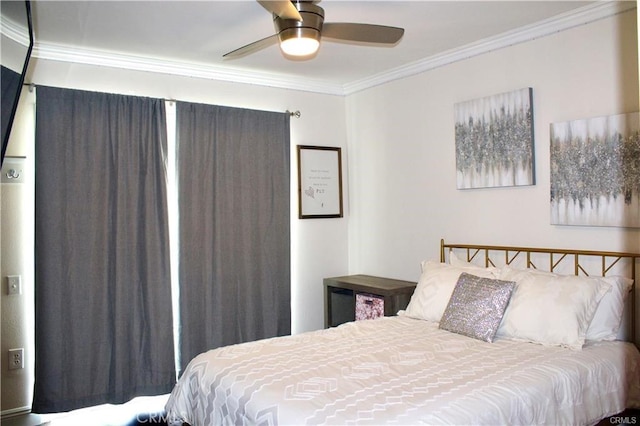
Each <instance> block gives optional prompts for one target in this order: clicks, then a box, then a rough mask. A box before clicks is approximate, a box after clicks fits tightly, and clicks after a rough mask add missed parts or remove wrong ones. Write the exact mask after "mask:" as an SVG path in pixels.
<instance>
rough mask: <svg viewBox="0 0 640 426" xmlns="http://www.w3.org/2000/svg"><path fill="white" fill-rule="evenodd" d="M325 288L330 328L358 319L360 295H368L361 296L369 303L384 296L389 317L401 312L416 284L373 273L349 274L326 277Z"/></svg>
mask: <svg viewBox="0 0 640 426" xmlns="http://www.w3.org/2000/svg"><path fill="white" fill-rule="evenodd" d="M324 287H325V303H324V308H325V311H324V326H325V328H328V327H335V326H337V325H340V324H342V323H345V322H349V321H354V320H355V319H356V297H357V296H358V295H365V297H360V298H359V299H360V300H363V299H364V300H365V303H370V300H371V299H372V298H373V299H375V298H379V299H382V301H381V303H382V304H383V306H384V308H383V310H384V315H385V316H391V315H395V314H397V313H398V311H399V310H401V309H405V308H406V307H407V305H408V304H409V300H411V295H412V294H413V291H414V290H415V288H416V283H415V282H412V281H403V280H396V279H392V278H382V277H374V276H371V275H347V276H344V277H333V278H325V279H324ZM367 295H368V296H371V297H370V298H369V297H366V296H367ZM367 299H369V300H367Z"/></svg>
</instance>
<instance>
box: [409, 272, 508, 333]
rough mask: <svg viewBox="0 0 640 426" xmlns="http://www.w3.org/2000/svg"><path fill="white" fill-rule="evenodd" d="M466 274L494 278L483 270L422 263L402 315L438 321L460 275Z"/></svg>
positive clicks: (492, 274) (490, 273)
mask: <svg viewBox="0 0 640 426" xmlns="http://www.w3.org/2000/svg"><path fill="white" fill-rule="evenodd" d="M463 272H467V273H470V274H473V275H477V276H481V277H484V278H496V277H495V275H494V273H493V272H492V271H490V270H487V269H485V268H476V267H473V268H461V267H455V266H451V265H448V264H446V263H439V262H435V261H432V260H429V261H424V262H422V274H421V275H420V279H419V280H418V285H417V286H416V289H415V291H414V292H413V295H412V296H411V300H410V301H409V305H407V309H406V310H405V312H404V315H406V316H409V317H412V318H417V319H423V320H428V321H436V322H438V321H440V318H442V314H443V313H444V310H445V308H446V307H447V304H448V303H449V299H451V294H452V293H453V289H454V287H455V286H456V283H457V282H458V278H459V277H460V274H462V273H463Z"/></svg>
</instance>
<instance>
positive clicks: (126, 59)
mask: <svg viewBox="0 0 640 426" xmlns="http://www.w3.org/2000/svg"><path fill="white" fill-rule="evenodd" d="M635 7H636V2H635V1H621V2H620V1H606V2H599V1H597V2H594V3H593V4H590V5H587V6H584V7H582V8H579V9H576V10H573V11H570V12H567V13H564V14H561V15H557V16H555V17H553V18H550V19H547V20H544V21H541V22H538V23H536V24H533V25H528V26H525V27H522V28H518V29H516V30H513V31H509V32H506V33H502V34H500V35H498V36H495V37H490V38H486V39H483V40H480V41H477V42H474V43H470V44H468V45H465V46H462V47H460V48H456V49H452V50H449V51H447V52H443V53H441V54H437V55H434V56H431V57H428V58H425V59H423V60H420V61H416V62H412V63H409V64H406V65H403V66H400V67H397V68H394V69H392V70H390V71H387V72H383V73H379V74H376V75H374V76H371V77H368V78H364V79H361V80H357V81H354V82H351V83H347V84H344V85H340V84H332V83H329V82H327V81H322V80H314V79H305V78H299V77H296V78H295V79H294V78H291V76H290V75H285V74H278V73H265V72H253V71H247V70H243V69H239V68H230V67H219V66H212V65H207V64H202V63H190V62H178V61H170V60H163V59H157V58H147V57H140V56H132V55H123V54H118V53H112V52H105V51H99V50H87V49H78V48H75V47H70V46H63V45H56V44H47V43H38V42H37V41H36V43H35V45H34V48H33V52H32V55H33V56H34V57H36V58H39V59H46V60H51V61H61V62H70V63H75V64H84V65H95V66H103V67H112V68H122V69H127V70H136V71H145V72H152V73H161V74H170V75H179V76H185V77H196V78H203V79H210V80H218V81H226V82H232V83H244V84H253V85H259V86H269V87H275V88H281V89H290V90H298V91H306V92H314V93H322V94H329V95H337V96H346V95H350V94H353V93H356V92H359V91H362V90H365V89H369V88H371V87H375V86H378V85H381V84H384V83H388V82H391V81H394V80H399V79H402V78H406V77H409V76H412V75H416V74H419V73H422V72H425V71H429V70H432V69H434V68H438V67H441V66H444V65H448V64H451V63H454V62H458V61H462V60H465V59H469V58H472V57H474V56H478V55H481V54H484V53H488V52H491V51H493V50H497V49H501V48H504V47H508V46H512V45H515V44H518V43H523V42H526V41H530V40H534V39H537V38H540V37H544V36H547V35H551V34H554V33H557V32H560V31H564V30H567V29H570V28H574V27H577V26H580V25H584V24H588V23H590V22H593V21H596V20H599V19H603V18H607V17H610V16H613V15H617V14H619V13H623V12H626V11H628V10H631V9H634V8H635Z"/></svg>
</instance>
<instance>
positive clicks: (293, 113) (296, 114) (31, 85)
mask: <svg viewBox="0 0 640 426" xmlns="http://www.w3.org/2000/svg"><path fill="white" fill-rule="evenodd" d="M22 85H23V86H29V92H33V89H34V88H35V87H36V85H35V84H34V83H23V84H22ZM165 101H169V102H177V100H175V99H165ZM285 113H287V114H289V116H290V117H295V118H300V117H301V116H302V113H301V112H300V111H299V110H296V111H289V110H286V111H285Z"/></svg>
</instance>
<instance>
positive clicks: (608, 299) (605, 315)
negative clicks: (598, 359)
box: [586, 275, 633, 341]
mask: <svg viewBox="0 0 640 426" xmlns="http://www.w3.org/2000/svg"><path fill="white" fill-rule="evenodd" d="M602 280H603V281H605V282H606V283H608V284H610V285H611V290H610V291H608V292H607V293H606V294H605V295H604V297H603V298H602V300H600V303H599V304H598V308H597V309H596V313H595V315H594V316H593V319H592V320H591V324H589V328H588V329H587V335H586V340H595V341H598V340H616V338H617V336H618V330H619V329H620V324H621V322H622V313H623V310H624V304H625V300H626V298H627V296H628V295H629V292H630V291H631V287H632V286H633V280H632V279H631V278H626V277H621V276H617V275H616V276H611V277H606V278H602Z"/></svg>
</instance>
